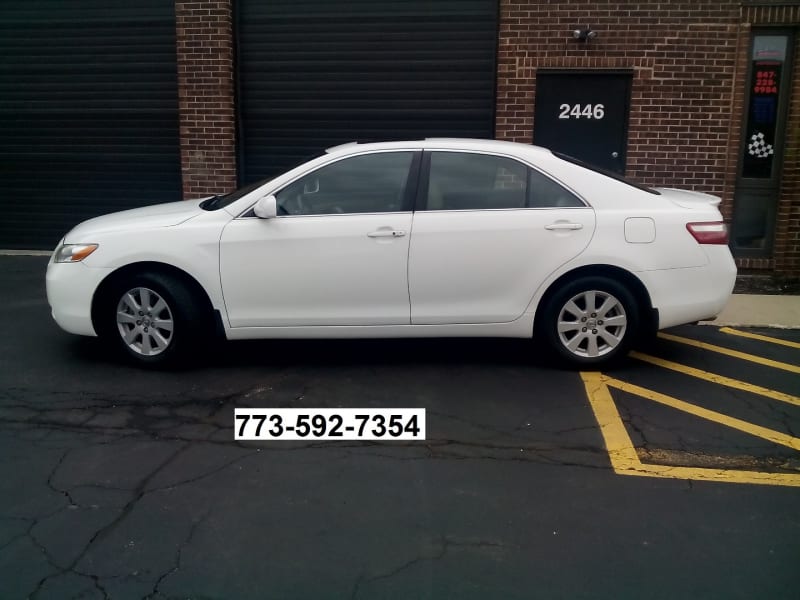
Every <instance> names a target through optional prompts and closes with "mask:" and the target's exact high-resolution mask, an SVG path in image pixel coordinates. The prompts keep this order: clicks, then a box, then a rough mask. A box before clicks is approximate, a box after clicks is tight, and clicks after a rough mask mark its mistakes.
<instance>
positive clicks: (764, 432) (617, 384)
mask: <svg viewBox="0 0 800 600" xmlns="http://www.w3.org/2000/svg"><path fill="white" fill-rule="evenodd" d="M605 383H606V385H608V386H610V387H613V388H616V389H618V390H622V391H623V392H628V393H630V394H636V395H637V396H641V397H642V398H647V399H648V400H653V401H654V402H658V403H659V404H663V405H665V406H670V407H672V408H675V409H677V410H681V411H683V412H685V413H689V414H690V415H694V416H696V417H700V418H701V419H706V420H708V421H713V422H715V423H719V424H720V425H725V426H726V427H731V428H733V429H738V430H739V431H743V432H744V433H749V434H750V435H754V436H756V437H760V438H761V439H764V440H767V441H768V442H772V443H774V444H780V445H781V446H786V447H787V448H792V449H793V450H800V438H796V437H792V436H791V435H787V434H785V433H782V432H780V431H774V430H772V429H767V428H766V427H761V426H760V425H754V424H753V423H748V422H747V421H742V420H741V419H736V418H734V417H729V416H728V415H724V414H722V413H718V412H716V411H713V410H708V409H707V408H703V407H701V406H696V405H694V404H690V403H688V402H684V401H683V400H678V399H677V398H673V397H672V396H667V395H666V394H661V393H659V392H655V391H653V390H648V389H647V388H643V387H640V386H638V385H634V384H632V383H626V382H624V381H620V380H619V379H614V378H612V377H608V378H606V379H605Z"/></svg>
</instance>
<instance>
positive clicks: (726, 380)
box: [630, 352, 800, 406]
mask: <svg viewBox="0 0 800 600" xmlns="http://www.w3.org/2000/svg"><path fill="white" fill-rule="evenodd" d="M630 356H631V357H632V358H635V359H636V360H641V361H644V362H647V363H650V364H651V365H656V366H657V367H663V368H665V369H671V370H673V371H677V372H678V373H684V374H685V375H691V376H692V377H697V378H698V379H704V380H706V381H710V382H711V383H716V384H719V385H724V386H727V387H730V388H734V389H737V390H742V391H745V392H750V393H752V394H758V395H759V396H764V397H765V398H772V399H773V400H779V401H780V402H786V403H787V404H793V405H794V406H800V396H792V395H791V394H784V393H783V392H778V391H775V390H771V389H769V388H765V387H761V386H760V385H754V384H752V383H747V382H746V381H740V380H739V379H733V378H732V377H725V376H724V375H717V374H716V373H710V372H709V371H702V370H700V369H695V368H694V367H690V366H688V365H682V364H680V363H676V362H672V361H670V360H664V359H663V358H658V357H656V356H650V355H649V354H642V353H641V352H631V353H630Z"/></svg>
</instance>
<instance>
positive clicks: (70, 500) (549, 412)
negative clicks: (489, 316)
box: [0, 256, 800, 600]
mask: <svg viewBox="0 0 800 600" xmlns="http://www.w3.org/2000/svg"><path fill="white" fill-rule="evenodd" d="M46 261H47V259H46V258H45V257H25V256H15V257H7V256H0V275H2V281H3V282H4V285H3V286H2V289H0V316H2V321H0V322H2V330H1V332H2V335H0V356H2V362H0V378H2V382H3V385H2V387H1V388H0V457H1V458H0V598H2V599H3V600H5V599H16V598H37V599H47V598H54V599H55V598H58V599H61V598H85V599H89V598H115V599H116V598H121V599H127V598H137V599H139V598H154V599H162V598H196V599H212V598H214V599H227V598H231V599H249V598H254V599H255V598H404V599H405V598H431V599H439V598H459V599H470V598H476V599H477V598H481V599H485V598H504V599H505V598H526V599H529V598H547V599H549V598H570V599H572V598H587V599H589V598H591V599H599V598H609V599H614V600H619V599H625V598H637V599H638V598H642V597H646V598H659V599H660V598H664V599H674V598H720V599H722V598H724V599H726V600H727V599H731V598H742V599H748V600H749V599H751V598H761V597H769V598H772V599H782V598H787V599H788V598H792V599H794V598H796V597H797V590H798V589H800V571H798V569H797V562H798V559H800V514H799V513H798V511H797V505H798V501H800V439H798V435H800V378H798V377H797V374H798V372H800V367H799V366H798V365H800V330H797V329H783V328H758V327H748V326H747V323H741V322H738V321H730V322H726V323H723V324H721V325H699V326H685V327H680V328H675V329H673V330H669V331H667V332H664V334H663V335H662V336H661V337H659V338H658V339H656V340H655V341H654V342H653V344H652V345H651V346H649V347H647V348H642V349H639V350H638V351H637V353H635V354H633V355H632V356H631V357H630V358H629V359H628V360H627V361H625V362H624V363H622V364H621V365H620V366H618V367H616V368H614V369H610V370H607V371H602V372H586V373H578V372H574V371H567V370H561V369H557V368H554V367H553V366H552V365H550V364H549V361H548V357H547V353H546V351H541V350H537V346H536V344H535V343H533V342H530V341H525V340H399V341H398V340H365V341H324V342H316V341H291V342H281V341H268V342H237V343H226V344H223V345H222V346H221V347H220V348H215V349H209V350H208V352H207V357H206V358H205V359H204V360H203V361H201V363H200V364H198V366H197V367H196V368H188V369H185V370H182V371H175V372H169V371H167V372H164V371H144V370H141V369H137V368H134V367H131V366H129V365H127V364H125V363H123V362H120V361H119V360H118V359H117V358H115V357H113V356H109V355H108V354H107V353H106V352H105V351H104V350H103V348H102V346H100V345H99V344H98V343H97V342H96V340H92V339H84V338H78V337H74V336H70V335H68V334H66V333H63V332H61V331H60V330H59V329H58V328H57V326H56V325H55V324H54V323H53V322H52V320H51V319H50V316H49V309H48V307H47V303H46V300H45V296H44V269H45V265H46ZM243 407H297V408H346V407H355V408H396V407H420V408H425V409H426V411H427V440H426V441H424V442H329V441H324V442H323V441H317V442H314V441H304V442H237V441H235V440H234V439H233V438H234V434H233V427H234V422H233V421H234V419H233V411H234V408H243Z"/></svg>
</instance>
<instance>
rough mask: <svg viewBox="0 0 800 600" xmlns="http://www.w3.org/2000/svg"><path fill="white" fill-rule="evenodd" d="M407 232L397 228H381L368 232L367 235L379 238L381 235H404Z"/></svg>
mask: <svg viewBox="0 0 800 600" xmlns="http://www.w3.org/2000/svg"><path fill="white" fill-rule="evenodd" d="M405 234H406V232H405V231H399V230H397V229H379V230H378V231H372V232H370V233H368V234H367V237H371V238H379V237H403V236H404V235H405Z"/></svg>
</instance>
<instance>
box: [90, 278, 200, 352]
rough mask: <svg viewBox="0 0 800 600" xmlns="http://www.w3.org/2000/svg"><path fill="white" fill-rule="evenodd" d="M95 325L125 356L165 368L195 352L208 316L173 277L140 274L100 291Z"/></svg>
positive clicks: (187, 290) (191, 295)
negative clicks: (100, 295)
mask: <svg viewBox="0 0 800 600" xmlns="http://www.w3.org/2000/svg"><path fill="white" fill-rule="evenodd" d="M140 309H141V310H140ZM148 309H150V310H148ZM97 326H98V327H97V328H98V334H99V335H100V336H101V337H102V338H104V339H105V340H106V341H107V342H109V343H110V344H111V346H112V347H114V348H115V349H117V350H118V351H119V352H121V353H122V354H123V355H124V356H126V357H127V358H128V359H129V360H132V361H133V362H135V363H136V364H139V365H143V366H152V367H165V366H177V365H182V364H185V363H186V361H187V359H189V358H190V357H191V356H192V355H193V354H194V353H195V352H196V350H197V349H198V347H199V346H201V345H202V343H203V342H204V341H205V340H204V338H205V336H207V335H208V333H209V318H208V315H207V314H205V312H204V311H203V309H202V305H201V304H200V302H198V300H197V298H196V297H195V296H194V295H193V294H192V291H191V290H190V289H189V288H188V287H187V286H186V285H185V284H184V283H183V282H182V281H180V280H179V279H176V278H174V277H170V276H168V275H164V274H161V273H141V274H136V275H133V276H131V277H125V278H123V279H120V280H118V281H116V282H115V283H114V284H113V285H112V286H111V287H110V288H109V289H108V290H107V291H106V293H105V294H104V298H103V300H102V304H101V306H100V313H99V315H98V323H97Z"/></svg>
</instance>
